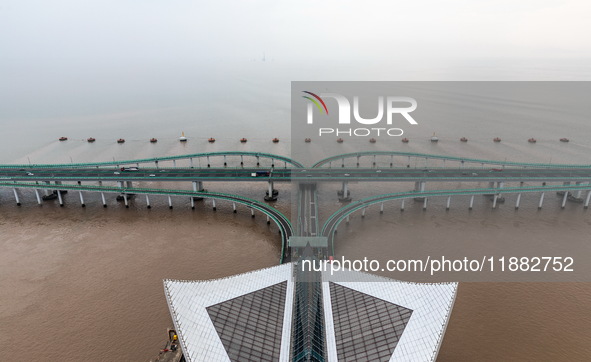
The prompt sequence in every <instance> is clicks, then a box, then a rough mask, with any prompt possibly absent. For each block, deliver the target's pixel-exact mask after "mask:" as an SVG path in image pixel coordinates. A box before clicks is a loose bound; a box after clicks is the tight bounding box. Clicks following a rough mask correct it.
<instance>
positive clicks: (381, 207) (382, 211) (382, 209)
mask: <svg viewBox="0 0 591 362" xmlns="http://www.w3.org/2000/svg"><path fill="white" fill-rule="evenodd" d="M383 213H384V203H383V202H382V203H381V204H380V214H383Z"/></svg>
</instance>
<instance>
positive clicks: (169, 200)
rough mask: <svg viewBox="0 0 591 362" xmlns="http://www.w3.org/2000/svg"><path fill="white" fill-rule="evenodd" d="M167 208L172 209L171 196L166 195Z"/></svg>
mask: <svg viewBox="0 0 591 362" xmlns="http://www.w3.org/2000/svg"><path fill="white" fill-rule="evenodd" d="M168 208H169V209H172V197H171V196H170V195H168Z"/></svg>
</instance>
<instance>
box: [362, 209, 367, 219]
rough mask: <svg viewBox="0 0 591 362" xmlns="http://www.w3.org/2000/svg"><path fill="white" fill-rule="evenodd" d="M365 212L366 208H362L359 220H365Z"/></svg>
mask: <svg viewBox="0 0 591 362" xmlns="http://www.w3.org/2000/svg"><path fill="white" fill-rule="evenodd" d="M365 210H367V207H364V208H363V209H362V210H361V218H362V219H363V218H365Z"/></svg>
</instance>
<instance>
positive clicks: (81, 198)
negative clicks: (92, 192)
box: [78, 191, 86, 207]
mask: <svg viewBox="0 0 591 362" xmlns="http://www.w3.org/2000/svg"><path fill="white" fill-rule="evenodd" d="M78 193H79V194H80V206H82V207H86V204H84V196H82V191H78Z"/></svg>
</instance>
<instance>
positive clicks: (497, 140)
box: [493, 137, 501, 143]
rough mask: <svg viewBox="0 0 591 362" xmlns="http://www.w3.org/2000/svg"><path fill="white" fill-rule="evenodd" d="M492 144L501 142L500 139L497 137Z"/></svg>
mask: <svg viewBox="0 0 591 362" xmlns="http://www.w3.org/2000/svg"><path fill="white" fill-rule="evenodd" d="M493 142H496V143H499V142H501V139H500V138H499V137H495V138H493Z"/></svg>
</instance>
